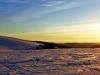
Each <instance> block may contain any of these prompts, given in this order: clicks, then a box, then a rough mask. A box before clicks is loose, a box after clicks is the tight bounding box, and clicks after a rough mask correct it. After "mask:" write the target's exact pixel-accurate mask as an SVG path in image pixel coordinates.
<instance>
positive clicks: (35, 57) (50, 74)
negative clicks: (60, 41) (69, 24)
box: [0, 48, 100, 75]
mask: <svg viewBox="0 0 100 75" xmlns="http://www.w3.org/2000/svg"><path fill="white" fill-rule="evenodd" d="M0 75H100V49H99V48H94V49H93V48H69V49H47V50H43V49H42V50H18V51H17V50H7V49H0Z"/></svg>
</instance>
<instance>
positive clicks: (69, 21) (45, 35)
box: [0, 0, 100, 43]
mask: <svg viewBox="0 0 100 75" xmlns="http://www.w3.org/2000/svg"><path fill="white" fill-rule="evenodd" d="M0 35H1V36H10V37H16V38H21V39H26V40H34V41H36V40H38V41H48V42H59V43H60V42H100V0H0Z"/></svg>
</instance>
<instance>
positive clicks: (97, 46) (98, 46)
mask: <svg viewBox="0 0 100 75" xmlns="http://www.w3.org/2000/svg"><path fill="white" fill-rule="evenodd" d="M91 48H100V45H95V46H91Z"/></svg>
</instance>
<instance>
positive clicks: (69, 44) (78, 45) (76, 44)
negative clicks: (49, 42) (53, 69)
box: [62, 43, 99, 48]
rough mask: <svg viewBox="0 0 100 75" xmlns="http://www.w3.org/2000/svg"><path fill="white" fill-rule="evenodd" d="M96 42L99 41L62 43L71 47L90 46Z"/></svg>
mask: <svg viewBox="0 0 100 75" xmlns="http://www.w3.org/2000/svg"><path fill="white" fill-rule="evenodd" d="M98 44H99V43H63V44H62V45H64V46H68V47H71V48H90V47H92V46H95V45H98Z"/></svg>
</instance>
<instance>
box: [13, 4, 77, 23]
mask: <svg viewBox="0 0 100 75" xmlns="http://www.w3.org/2000/svg"><path fill="white" fill-rule="evenodd" d="M53 5H56V6H53V7H47V6H42V4H41V5H40V6H39V7H41V8H42V10H41V9H37V10H36V11H34V10H35V9H34V8H33V7H32V8H31V9H29V10H26V11H24V12H21V14H19V15H17V16H16V15H15V16H12V20H15V21H17V22H22V21H25V20H28V19H31V18H38V17H41V16H43V15H47V14H49V13H52V12H55V11H60V10H65V9H70V8H74V7H77V6H78V4H77V3H72V2H71V3H63V2H58V3H57V2H56V3H53Z"/></svg>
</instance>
